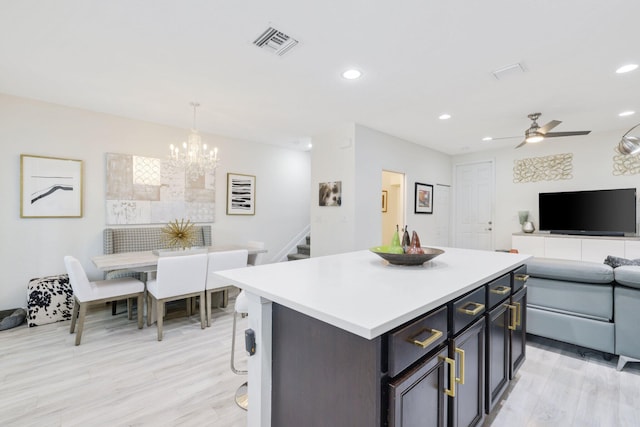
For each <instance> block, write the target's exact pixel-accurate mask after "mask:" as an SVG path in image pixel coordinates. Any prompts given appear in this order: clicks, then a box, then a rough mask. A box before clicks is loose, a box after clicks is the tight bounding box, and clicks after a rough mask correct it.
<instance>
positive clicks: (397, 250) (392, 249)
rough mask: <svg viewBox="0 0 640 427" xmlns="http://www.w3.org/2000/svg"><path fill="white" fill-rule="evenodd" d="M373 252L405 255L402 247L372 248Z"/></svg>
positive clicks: (384, 246)
mask: <svg viewBox="0 0 640 427" xmlns="http://www.w3.org/2000/svg"><path fill="white" fill-rule="evenodd" d="M371 251H372V252H380V253H385V254H403V253H404V249H402V246H395V245H383V246H375V247H373V248H371Z"/></svg>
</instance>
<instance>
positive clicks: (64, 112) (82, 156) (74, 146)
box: [0, 94, 310, 309]
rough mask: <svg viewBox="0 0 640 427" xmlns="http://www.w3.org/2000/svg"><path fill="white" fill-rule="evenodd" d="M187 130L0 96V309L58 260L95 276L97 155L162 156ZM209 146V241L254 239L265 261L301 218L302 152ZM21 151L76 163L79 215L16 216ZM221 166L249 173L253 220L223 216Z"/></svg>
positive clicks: (227, 143)
mask: <svg viewBox="0 0 640 427" xmlns="http://www.w3.org/2000/svg"><path fill="white" fill-rule="evenodd" d="M187 134H188V129H179V128H172V127H168V126H162V125H157V124H152V123H148V122H142V121H136V120H130V119H125V118H121V117H116V116H112V115H107V114H101V113H95V112H90V111H85V110H79V109H73V108H67V107H62V106H58V105H54V104H47V103H42V102H37V101H33V100H27V99H23V98H16V97H12V96H8V95H2V94H0V141H1V144H2V145H1V152H2V156H0V177H1V179H0V194H2V208H1V209H0V239H1V241H2V245H0V271H2V273H3V279H2V283H1V284H0V309H9V308H15V307H26V285H27V283H28V281H29V280H30V279H32V278H35V277H42V276H46V275H53V274H60V273H64V265H63V256H64V255H67V254H72V255H74V256H76V257H78V258H79V259H80V261H81V262H82V264H83V266H84V267H85V269H87V273H88V275H89V277H90V278H91V279H98V278H101V277H102V274H101V272H99V271H98V270H96V269H95V268H94V267H93V265H92V263H91V261H90V259H91V257H92V256H94V255H99V254H101V253H102V230H103V229H104V228H105V205H104V200H105V153H108V152H112V153H125V154H136V155H141V156H149V157H159V158H163V157H166V156H167V154H168V148H167V147H168V146H169V144H171V143H176V142H180V141H182V140H184V139H185V138H186V136H187ZM202 136H203V140H204V141H205V142H206V143H207V144H209V145H210V146H217V147H218V149H219V154H220V157H221V164H220V165H219V167H218V170H217V172H216V181H217V182H216V208H215V209H216V217H215V223H213V224H211V225H212V228H213V240H214V242H216V243H223V244H224V243H243V242H246V241H248V240H260V241H264V242H265V243H266V247H267V248H268V250H269V253H268V254H266V256H265V262H270V261H272V260H273V259H272V257H273V256H275V254H276V253H278V252H279V251H280V250H281V249H282V248H283V247H285V246H286V245H287V244H288V243H289V242H290V240H291V239H293V238H294V237H295V236H296V235H297V234H298V233H299V232H300V231H301V230H303V229H304V227H305V226H307V225H308V223H309V205H310V201H309V186H310V184H309V182H310V156H309V153H308V152H301V151H296V150H287V149H282V148H278V147H275V146H269V145H264V144H257V143H252V142H247V141H240V140H233V139H230V138H224V137H220V136H214V135H209V134H203V135H202ZM20 154H31V155H40V156H52V157H62V158H72V159H79V160H82V161H83V162H84V215H83V217H82V218H61V219H47V218H20ZM228 172H233V173H243V174H249V175H255V176H256V214H255V216H228V215H226V213H225V200H226V175H227V173H228Z"/></svg>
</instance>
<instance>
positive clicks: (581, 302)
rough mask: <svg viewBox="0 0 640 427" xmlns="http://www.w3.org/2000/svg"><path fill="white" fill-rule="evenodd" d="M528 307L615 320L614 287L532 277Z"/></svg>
mask: <svg viewBox="0 0 640 427" xmlns="http://www.w3.org/2000/svg"><path fill="white" fill-rule="evenodd" d="M527 288H528V290H527V304H528V305H529V306H530V307H533V306H536V307H540V308H544V309H547V310H555V311H558V312H563V313H565V314H568V315H574V316H581V317H589V318H592V319H598V320H601V321H607V322H608V321H609V320H611V319H613V283H609V284H604V283H601V284H594V283H578V282H571V281H568V280H553V279H543V278H539V277H530V278H529V280H527Z"/></svg>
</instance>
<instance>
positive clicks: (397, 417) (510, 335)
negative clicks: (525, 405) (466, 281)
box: [271, 271, 526, 427]
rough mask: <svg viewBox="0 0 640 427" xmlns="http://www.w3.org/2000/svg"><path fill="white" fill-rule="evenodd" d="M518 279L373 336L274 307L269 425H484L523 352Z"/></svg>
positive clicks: (482, 287)
mask: <svg viewBox="0 0 640 427" xmlns="http://www.w3.org/2000/svg"><path fill="white" fill-rule="evenodd" d="M514 275H515V271H514V272H511V273H507V274H505V275H503V276H501V277H500V278H498V279H495V280H493V281H491V282H490V283H486V284H482V285H480V286H478V287H477V288H475V289H473V290H471V291H469V292H467V293H466V294H464V295H462V296H459V297H458V298H456V299H454V300H452V301H449V302H447V303H445V304H443V305H441V306H440V307H438V308H436V309H434V310H432V311H430V312H428V313H425V314H423V315H420V316H418V317H416V318H415V319H413V320H411V321H409V322H407V323H405V324H403V325H402V326H400V327H398V328H395V329H393V330H391V331H389V332H387V333H385V334H382V335H380V336H378V337H376V338H374V339H371V340H368V339H365V338H362V337H360V336H357V335H354V334H352V333H349V332H347V331H345V330H343V329H340V328H337V327H335V326H331V325H329V324H328V323H325V322H322V321H320V320H317V319H315V318H312V317H309V316H307V315H304V314H302V313H299V312H297V311H295V310H292V309H289V308H286V307H284V306H281V305H278V304H276V303H274V304H273V313H272V323H273V327H272V330H273V332H272V334H273V337H272V370H271V372H272V392H271V425H273V426H278V427H289V426H291V427H294V426H295V427H298V426H301V425H305V426H310V427H314V426H318V427H324V426H332V427H342V426H344V427H358V426H362V427H371V426H380V427H414V426H416V427H417V426H420V427H422V426H437V427H470V426H477V425H481V424H482V422H483V420H484V418H485V413H489V412H490V411H491V410H492V409H493V407H494V406H495V404H496V403H497V402H498V401H499V399H500V397H501V395H502V393H503V391H504V390H505V389H506V387H507V385H508V383H509V379H510V375H511V377H512V376H513V375H514V374H515V372H516V371H517V369H518V367H519V366H520V365H521V364H522V362H523V360H524V357H525V341H524V339H525V327H526V319H525V314H526V310H525V308H526V286H524V285H523V286H520V287H519V289H520V290H519V291H517V292H516V293H513V289H514V286H513V283H514V280H513V277H514Z"/></svg>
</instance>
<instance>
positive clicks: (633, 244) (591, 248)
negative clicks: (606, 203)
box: [511, 233, 640, 262]
mask: <svg viewBox="0 0 640 427" xmlns="http://www.w3.org/2000/svg"><path fill="white" fill-rule="evenodd" d="M511 248H512V249H517V250H518V252H520V253H522V254H529V255H533V256H537V257H544V258H560V259H571V260H578V261H593V262H603V261H604V260H605V258H606V257H607V256H609V255H613V256H617V257H621V258H627V259H636V258H640V237H638V236H625V237H611V236H573V235H567V234H550V233H513V235H512V236H511Z"/></svg>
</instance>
